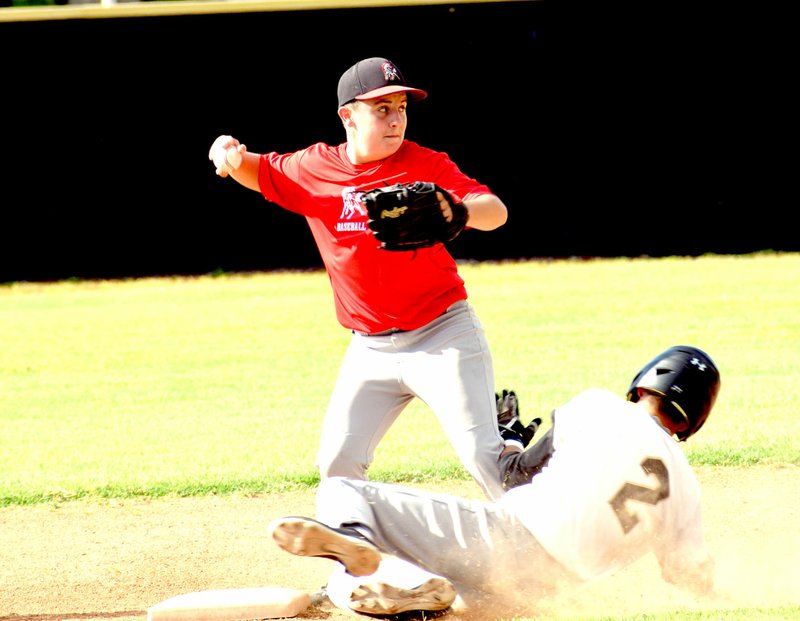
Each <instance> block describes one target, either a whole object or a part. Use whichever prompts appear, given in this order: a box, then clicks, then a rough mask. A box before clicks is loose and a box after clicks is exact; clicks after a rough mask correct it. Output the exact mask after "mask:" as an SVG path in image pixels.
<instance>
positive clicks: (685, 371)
mask: <svg viewBox="0 0 800 621" xmlns="http://www.w3.org/2000/svg"><path fill="white" fill-rule="evenodd" d="M719 386H720V379H719V371H718V370H717V367H716V365H715V364H714V361H713V360H711V358H710V357H709V355H708V354H706V353H705V352H704V351H703V350H701V349H698V348H697V347H691V346H689V345H676V346H675V347H670V348H669V349H668V350H666V351H664V352H663V353H660V354H659V355H658V356H656V357H655V358H653V359H652V360H651V361H650V362H649V363H647V365H645V367H644V368H643V369H642V370H641V371H639V373H638V374H637V375H636V377H634V378H633V381H632V382H631V386H630V388H628V401H633V402H636V401H638V400H639V394H638V393H637V391H636V389H637V388H644V389H645V390H648V391H650V392H652V393H655V394H657V395H660V396H662V397H663V398H664V401H665V402H666V403H669V404H670V405H672V406H673V408H674V410H675V412H674V414H676V415H677V418H676V420H685V421H686V422H687V423H688V424H689V426H688V427H687V429H686V430H685V431H681V432H679V433H676V434H675V435H676V436H677V437H678V440H680V441H684V440H686V439H687V438H688V437H690V436H692V435H693V434H695V433H697V430H698V429H700V427H702V426H703V423H705V422H706V419H707V418H708V415H709V413H710V412H711V408H712V407H714V402H715V401H716V400H717V393H719Z"/></svg>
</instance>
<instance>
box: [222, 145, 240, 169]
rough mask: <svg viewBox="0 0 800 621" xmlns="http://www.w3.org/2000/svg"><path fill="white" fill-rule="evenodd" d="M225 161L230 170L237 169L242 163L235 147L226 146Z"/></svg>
mask: <svg viewBox="0 0 800 621" xmlns="http://www.w3.org/2000/svg"><path fill="white" fill-rule="evenodd" d="M225 163H226V164H227V165H228V167H229V168H230V169H231V170H237V169H238V168H239V166H241V165H242V154H241V153H239V150H238V149H237V148H236V147H228V149H227V150H226V151H225Z"/></svg>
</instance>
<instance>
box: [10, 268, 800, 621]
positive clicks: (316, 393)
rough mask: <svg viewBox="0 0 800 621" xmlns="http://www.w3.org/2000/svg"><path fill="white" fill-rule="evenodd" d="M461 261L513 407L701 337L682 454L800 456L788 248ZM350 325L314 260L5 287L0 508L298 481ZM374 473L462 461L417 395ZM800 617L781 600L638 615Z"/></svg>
mask: <svg viewBox="0 0 800 621" xmlns="http://www.w3.org/2000/svg"><path fill="white" fill-rule="evenodd" d="M461 272H462V275H463V276H464V278H465V280H466V282H467V287H468V290H469V292H470V300H471V302H472V304H473V305H474V306H475V307H476V309H477V310H478V313H479V316H480V317H481V320H482V322H483V324H484V328H485V329H486V333H487V336H488V338H489V342H490V344H491V346H492V351H493V355H494V363H495V371H496V377H497V386H498V388H504V387H506V388H513V389H514V390H516V391H517V393H518V394H519V395H520V400H521V411H522V414H523V417H524V418H530V417H533V416H535V415H540V416H542V417H543V418H545V419H546V420H547V415H548V413H549V411H550V410H551V409H552V408H553V407H555V406H557V405H559V404H561V403H563V402H564V401H566V400H567V399H569V398H570V397H572V396H573V395H574V394H576V393H577V392H579V391H581V390H583V389H585V388H589V387H593V386H601V387H606V388H610V389H612V390H617V391H619V392H620V393H624V391H625V390H626V389H627V387H628V384H629V382H630V380H631V378H632V377H633V375H634V374H635V373H636V371H638V369H639V368H640V367H641V366H642V365H643V364H644V363H645V362H647V361H648V360H649V359H650V358H651V357H652V356H653V355H655V354H656V353H659V352H660V351H661V350H663V349H665V348H666V347H668V346H670V345H673V344H682V343H686V344H693V345H697V346H699V347H701V348H703V349H705V350H706V351H707V352H708V353H710V354H711V355H712V357H713V358H714V359H715V361H716V362H717V364H718V366H719V368H720V371H721V374H722V390H721V392H720V397H719V399H718V401H717V406H716V408H715V411H714V413H713V414H712V416H711V418H709V420H708V422H707V423H706V425H705V427H704V428H703V430H702V431H701V432H700V433H699V434H698V435H697V436H695V437H693V438H692V440H691V441H690V442H689V443H687V444H685V445H684V450H685V451H686V453H687V454H688V456H689V459H690V461H691V462H692V463H693V464H695V465H702V466H715V467H723V468H725V467H748V466H755V465H793V466H798V465H800V417H798V415H797V411H798V396H797V378H798V377H800V254H792V253H789V254H772V253H764V254H755V255H747V256H712V255H709V256H703V257H699V258H678V257H675V258H664V259H645V258H642V259H635V260H631V259H603V260H591V261H581V260H570V261H567V260H564V261H528V262H513V263H497V264H496V263H480V264H465V265H463V266H462V267H461ZM348 339H349V334H348V332H347V331H346V330H344V329H343V328H342V327H341V326H339V325H338V324H337V323H336V321H335V319H334V314H333V305H332V299H331V293H330V286H329V284H328V280H327V276H326V275H325V274H324V273H323V272H321V271H319V272H302V273H291V272H281V273H256V274H222V275H216V276H212V275H209V276H205V277H198V278H154V279H138V280H127V281H88V282H58V283H45V284H38V283H11V284H7V285H4V286H0V342H2V345H3V346H2V348H1V349H0V389H2V395H3V401H2V404H0V429H2V434H0V448H2V451H0V506H7V507H8V506H11V505H34V504H44V503H63V502H68V501H71V500H76V499H86V500H90V501H91V500H93V499H105V498H112V499H124V498H134V497H160V496H167V495H182V496H186V495H202V494H209V493H214V494H228V493H244V494H248V493H259V492H270V491H282V490H290V489H309V490H310V489H312V488H313V487H314V486H315V485H316V483H317V480H318V478H317V474H316V472H315V469H314V465H313V462H314V455H315V452H316V448H317V442H318V433H319V428H320V424H321V421H322V417H323V413H324V411H325V407H326V404H327V400H328V397H329V394H330V391H331V388H332V385H333V381H334V378H335V375H336V372H337V369H338V365H339V362H340V359H341V356H342V354H343V352H344V349H345V347H346V344H347V342H348ZM370 477H371V478H372V479H375V480H389V481H400V482H416V483H423V484H424V483H425V482H426V481H429V482H430V481H449V480H466V479H468V476H467V475H466V473H465V471H464V470H463V468H462V467H461V465H460V464H459V462H458V460H457V459H456V457H455V454H454V452H453V451H452V448H451V447H450V445H449V444H448V443H447V441H446V439H445V437H444V434H443V433H442V430H441V429H440V428H439V426H438V423H437V422H436V421H435V419H434V418H433V416H432V415H431V414H430V413H429V412H428V411H427V409H426V407H425V406H424V405H423V404H421V403H413V404H412V406H410V407H409V409H408V410H407V411H406V412H405V413H404V415H403V416H401V418H400V419H399V421H398V422H397V424H396V425H395V426H394V427H393V428H392V430H391V431H390V433H389V435H388V436H387V438H386V439H385V440H384V442H383V443H382V445H381V446H380V448H379V451H378V454H377V457H376V461H375V465H374V466H373V468H372V469H371V471H370ZM564 618H565V619H566V618H569V617H564ZM575 618H576V619H577V618H580V619H584V620H585V617H575ZM796 618H800V606H791V605H790V606H777V607H765V608H739V609H733V610H721V609H718V610H710V611H687V610H680V611H675V612H674V613H663V614H657V615H648V614H641V615H637V616H633V617H628V619H629V620H630V621H654V620H658V621H693V620H697V621H706V620H709V621H710V620H712V619H713V620H715V621H717V620H723V621H745V620H747V621H752V620H757V621H773V620H778V619H796ZM611 619H612V617H608V621H611ZM614 620H615V621H619V619H618V618H617V617H614ZM510 621H520V620H518V619H514V620H510ZM525 621H527V619H526V620H525ZM593 621H600V620H596V619H594V618H593Z"/></svg>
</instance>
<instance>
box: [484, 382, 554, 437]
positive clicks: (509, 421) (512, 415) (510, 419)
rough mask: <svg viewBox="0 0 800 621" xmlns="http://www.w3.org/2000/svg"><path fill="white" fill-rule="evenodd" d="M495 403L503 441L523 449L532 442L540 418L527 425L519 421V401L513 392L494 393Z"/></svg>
mask: <svg viewBox="0 0 800 621" xmlns="http://www.w3.org/2000/svg"><path fill="white" fill-rule="evenodd" d="M494 396H495V399H496V401H497V426H498V428H499V430H500V435H501V436H502V438H503V440H513V441H515V442H519V444H520V446H521V448H525V447H526V446H528V445H529V444H530V443H531V440H533V436H534V435H536V430H537V429H539V426H540V425H541V424H542V419H541V418H538V417H537V418H534V419H533V420H532V421H531V422H529V423H528V424H527V425H523V424H522V421H521V420H520V419H519V401H518V400H517V393H515V392H514V391H513V390H506V389H505V388H504V389H503V392H502V394H497V393H494Z"/></svg>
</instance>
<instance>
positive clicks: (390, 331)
mask: <svg viewBox="0 0 800 621" xmlns="http://www.w3.org/2000/svg"><path fill="white" fill-rule="evenodd" d="M462 303H466V300H458V301H457V302H453V303H452V304H451V305H450V306H448V307H447V308H446V309H445V310H444V312H443V313H442V315H446V314H447V313H448V312H450V311H451V310H452V309H453V308H455V307H456V306H460V305H461V304H462ZM442 315H439V317H441V316H442ZM439 317H435V318H434V319H438V318H439ZM431 321H433V320H431ZM420 327H422V326H420ZM398 332H408V330H401V329H400V328H389V329H388V330H383V331H382V332H359V331H358V330H353V334H360V335H361V336H389V335H390V334H397V333H398Z"/></svg>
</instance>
